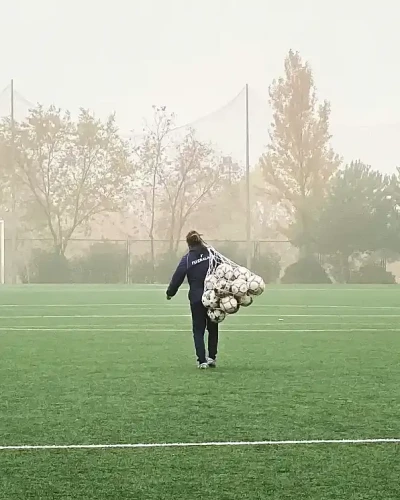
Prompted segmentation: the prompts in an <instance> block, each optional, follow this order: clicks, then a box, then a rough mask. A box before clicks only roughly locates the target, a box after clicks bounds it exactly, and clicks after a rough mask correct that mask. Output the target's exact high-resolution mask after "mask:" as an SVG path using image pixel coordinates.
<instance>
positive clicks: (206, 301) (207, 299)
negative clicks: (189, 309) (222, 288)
mask: <svg viewBox="0 0 400 500" xmlns="http://www.w3.org/2000/svg"><path fill="white" fill-rule="evenodd" d="M201 301H202V302H203V306H204V307H206V308H207V309H216V308H217V307H218V305H219V298H218V297H217V294H216V293H215V292H214V290H206V291H205V292H204V293H203V297H202V299H201Z"/></svg>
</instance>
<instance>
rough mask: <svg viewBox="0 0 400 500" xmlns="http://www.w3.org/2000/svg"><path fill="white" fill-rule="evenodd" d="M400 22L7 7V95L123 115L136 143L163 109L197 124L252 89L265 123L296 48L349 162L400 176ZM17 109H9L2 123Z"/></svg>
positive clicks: (380, 13) (258, 7)
mask: <svg viewBox="0 0 400 500" xmlns="http://www.w3.org/2000/svg"><path fill="white" fill-rule="evenodd" d="M399 18H400V5H399V4H398V3H396V2H394V1H389V0H381V1H380V2H376V1H372V0H366V1H362V0H347V1H343V0H336V1H326V0H302V1H299V0H297V1H296V0H286V1H284V0H282V1H278V0H274V1H267V0H264V1H262V0H258V1H256V0H237V1H235V0H219V1H218V0H213V1H212V0H201V1H199V0H196V1H193V0H147V1H145V0H140V1H139V0H136V1H135V0H132V1H128V0H125V1H124V0H113V1H112V2H111V1H107V0H103V1H102V0H98V1H93V0H80V1H77V0H69V1H68V2H61V1H60V0H52V1H51V0H14V1H13V2H9V3H5V2H2V5H1V13H0V42H1V48H2V50H1V64H0V91H1V89H3V88H4V87H6V86H7V85H8V83H9V80H10V79H11V78H14V80H15V87H16V89H17V90H18V91H19V93H20V94H22V95H23V96H24V97H26V98H27V99H28V100H29V101H30V102H33V103H36V102H42V103H44V104H51V103H55V104H56V105H58V106H61V107H64V108H68V109H71V110H72V111H74V112H76V111H77V109H78V108H79V107H80V106H85V107H89V108H91V109H93V110H94V111H95V112H96V113H98V114H99V115H100V116H105V115H106V114H107V113H109V112H112V111H113V110H116V111H117V117H118V123H119V125H120V127H121V129H122V130H123V131H124V133H127V132H128V131H129V130H132V129H135V130H139V129H140V127H141V123H142V117H144V116H149V114H150V111H151V110H150V107H151V105H152V104H163V105H167V106H168V108H170V109H171V110H172V111H175V112H176V113H177V115H178V119H179V123H186V122H190V121H192V120H194V119H196V118H198V117H200V116H202V115H204V114H206V113H208V112H211V111H213V110H215V109H217V108H219V107H221V106H223V105H224V104H225V103H226V102H228V101H229V100H231V99H232V98H233V97H234V96H235V95H236V94H238V92H239V91H240V89H242V88H243V86H244V85H245V83H249V84H250V85H251V87H252V88H253V89H254V91H255V93H256V94H257V95H258V96H259V100H256V101H255V102H256V103H258V104H256V105H255V109H253V110H252V113H253V115H254V119H255V122H257V119H256V118H257V117H256V116H255V115H257V113H259V114H265V113H266V109H267V107H266V106H267V103H266V101H267V89H268V85H269V84H270V83H271V81H272V79H273V78H275V77H278V76H279V75H280V74H282V68H283V58H284V56H285V54H286V53H287V51H288V50H289V49H290V48H292V49H294V50H299V51H300V52H301V54H302V55H303V57H304V58H306V59H307V60H309V61H310V63H311V65H312V67H313V69H314V73H315V79H316V84H317V87H318V93H319V96H320V97H321V98H326V99H328V100H329V101H330V102H331V104H332V120H331V121H332V133H333V134H334V141H333V143H334V146H335V148H336V149H337V150H338V152H339V153H341V154H343V155H344V156H345V159H346V160H351V159H356V158H361V159H362V160H363V161H365V162H366V163H371V164H372V165H373V166H374V167H375V168H381V169H383V170H392V169H393V168H394V167H395V166H396V165H400V161H399V150H400V148H398V147H397V141H398V138H399V137H400V118H399V116H400V91H399V89H400V70H399V63H398V59H399V57H398V47H400V31H399V30H398V26H397V21H398V19H399ZM260 102H261V104H260ZM7 105H8V103H7V100H6V99H5V97H4V96H3V98H2V99H1V98H0V112H1V114H4V113H5V112H6V110H7ZM21 105H22V104H21ZM263 105H265V108H264V109H261V108H262V107H263ZM238 109H239V110H238V120H240V116H241V115H240V113H241V108H238ZM258 121H259V117H258ZM264 142H265V143H266V142H267V137H265V141H264Z"/></svg>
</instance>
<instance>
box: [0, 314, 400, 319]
mask: <svg viewBox="0 0 400 500" xmlns="http://www.w3.org/2000/svg"><path fill="white" fill-rule="evenodd" d="M188 317H190V314H111V315H108V314H67V315H60V314H29V315H22V316H13V315H7V316H4V315H1V316H0V319H35V318H38V319H39V318H64V319H65V318H98V319H103V318H104V319H107V318H152V319H154V318H188ZM232 317H239V316H232ZM240 318H400V314H340V313H339V314H242V315H241V316H240Z"/></svg>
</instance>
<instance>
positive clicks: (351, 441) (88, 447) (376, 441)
mask: <svg viewBox="0 0 400 500" xmlns="http://www.w3.org/2000/svg"><path fill="white" fill-rule="evenodd" d="M381 443H393V444H398V443H400V439H398V438H384V439H305V440H290V441H209V442H204V443H132V444H66V445H62V444H54V445H16V446H0V451H24V450H103V449H122V448H189V447H206V446H209V447H211V446H282V445H313V444H314V445H316V444H381Z"/></svg>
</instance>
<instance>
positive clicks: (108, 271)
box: [19, 241, 281, 284]
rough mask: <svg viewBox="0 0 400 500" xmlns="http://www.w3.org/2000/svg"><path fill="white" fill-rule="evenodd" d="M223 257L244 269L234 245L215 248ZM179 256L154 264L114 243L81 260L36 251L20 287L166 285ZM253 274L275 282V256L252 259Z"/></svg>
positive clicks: (161, 258) (277, 267) (102, 245)
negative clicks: (40, 285)
mask: <svg viewBox="0 0 400 500" xmlns="http://www.w3.org/2000/svg"><path fill="white" fill-rule="evenodd" d="M218 250H219V251H220V252H221V253H223V254H224V255H226V257H228V258H230V259H231V260H233V261H235V262H237V263H238V264H241V265H246V253H245V251H244V250H243V249H241V248H240V247H239V245H238V244H236V243H234V242H233V243H231V244H230V243H227V244H224V245H221V246H218ZM180 257H181V255H176V254H175V253H164V254H161V255H157V258H156V262H155V263H154V264H153V262H152V260H151V256H150V255H149V254H146V255H143V256H138V257H135V256H131V257H130V261H129V256H128V252H127V248H126V247H125V245H122V244H120V243H113V242H107V241H105V242H100V243H94V244H92V245H91V246H90V247H89V249H88V251H87V252H86V253H85V254H83V255H80V256H76V257H73V258H71V259H69V260H68V259H67V258H66V257H65V256H62V255H59V254H57V253H54V252H46V251H42V250H39V251H35V252H33V254H32V256H31V259H30V262H29V263H28V264H27V265H26V266H24V267H23V268H22V269H20V271H19V275H20V279H21V281H22V282H23V283H94V284H96V283H99V284H100V283H106V284H118V283H127V282H128V281H129V282H130V283H168V282H169V280H170V279H171V276H172V273H173V272H174V270H175V268H176V266H177V264H178V262H179V259H180ZM251 268H252V271H254V272H255V273H257V274H260V275H261V276H262V277H263V278H264V280H265V281H266V282H267V283H271V282H275V281H276V280H277V279H278V278H279V275H280V270H281V267H280V258H279V256H278V255H277V254H275V253H266V254H261V255H259V256H257V257H255V258H254V259H253V261H252V265H251Z"/></svg>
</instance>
